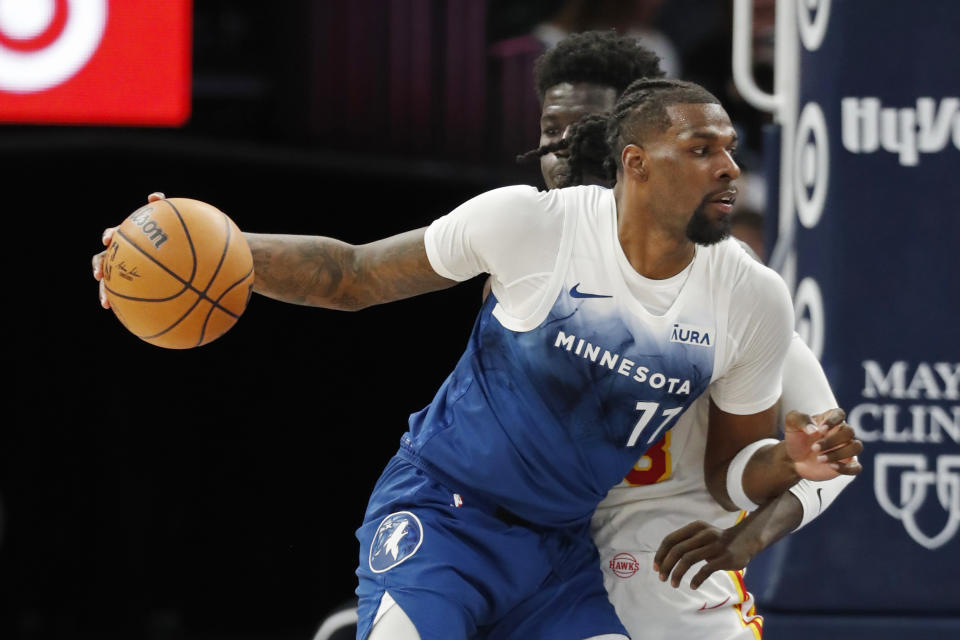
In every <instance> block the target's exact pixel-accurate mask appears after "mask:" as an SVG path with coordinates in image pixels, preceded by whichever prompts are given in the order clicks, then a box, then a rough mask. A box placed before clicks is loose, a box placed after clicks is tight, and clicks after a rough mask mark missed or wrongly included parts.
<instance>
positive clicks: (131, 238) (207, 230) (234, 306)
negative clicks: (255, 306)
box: [102, 198, 253, 349]
mask: <svg viewBox="0 0 960 640" xmlns="http://www.w3.org/2000/svg"><path fill="white" fill-rule="evenodd" d="M102 268H103V282H104V286H105V291H106V296H107V299H108V300H109V301H110V307H111V308H112V309H113V312H114V313H115V314H116V316H117V318H119V319H120V322H122V323H123V325H124V326H125V327H126V328H127V329H129V330H130V331H131V332H132V333H133V334H134V335H135V336H137V337H138V338H140V339H142V340H145V341H147V342H149V343H150V344H154V345H157V346H159V347H166V348H168V349H189V348H191V347H199V346H200V345H204V344H207V343H208V342H212V341H213V340H216V339H217V338H219V337H220V336H222V335H223V334H224V333H226V332H227V331H228V330H229V329H230V328H231V327H232V326H233V325H234V324H235V323H236V321H237V319H239V318H240V315H241V314H242V313H243V312H244V310H245V309H246V307H247V301H248V300H249V299H250V294H251V292H252V291H253V256H252V255H251V253H250V247H249V246H248V245H247V241H246V239H245V238H244V237H243V234H242V233H241V232H240V229H239V228H237V225H236V224H234V222H233V220H231V219H230V218H229V217H227V215H226V214H224V213H223V212H222V211H220V210H219V209H217V208H216V207H214V206H212V205H209V204H207V203H205V202H200V201H199V200H190V199H187V198H167V199H165V200H157V201H155V202H151V203H150V204H147V205H145V206H143V207H140V208H139V209H137V210H136V211H134V212H133V213H132V214H130V217H128V218H127V219H126V220H124V221H123V224H121V225H120V226H119V227H117V230H116V232H115V233H114V234H113V240H112V241H111V243H110V246H109V247H107V251H106V255H104V257H103V265H102Z"/></svg>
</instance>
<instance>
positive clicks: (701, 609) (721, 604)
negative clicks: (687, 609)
mask: <svg viewBox="0 0 960 640" xmlns="http://www.w3.org/2000/svg"><path fill="white" fill-rule="evenodd" d="M728 600H730V596H727V597H726V599H724V601H723V602H721V603H720V604H715V605H713V606H712V607H708V606H707V603H706V602H704V603H703V606H702V607H700V608H699V609H697V611H710V610H711V609H717V608H719V607H722V606H723V605H725V604H727V601H728Z"/></svg>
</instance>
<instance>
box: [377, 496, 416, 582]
mask: <svg viewBox="0 0 960 640" xmlns="http://www.w3.org/2000/svg"><path fill="white" fill-rule="evenodd" d="M422 542H423V525H421V524H420V519H419V518H417V516H415V515H413V514H412V513H410V512H409V511H398V512H396V513H391V514H390V515H389V516H387V517H386V518H384V519H383V521H382V522H381V523H380V526H379V527H377V532H376V533H375V534H373V541H372V542H371V543H370V559H369V563H370V570H371V571H373V572H374V573H383V572H384V571H389V570H390V569H392V568H394V567H395V566H397V565H398V564H400V563H401V562H403V561H404V560H406V559H407V558H409V557H411V556H412V555H413V554H415V553H416V552H417V549H419V548H420V544H421V543H422Z"/></svg>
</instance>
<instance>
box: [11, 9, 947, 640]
mask: <svg viewBox="0 0 960 640" xmlns="http://www.w3.org/2000/svg"><path fill="white" fill-rule="evenodd" d="M98 11H99V12H100V13H98ZM77 16H86V17H85V20H86V22H82V23H76V22H75V20H76V19H77ZM735 18H736V19H735ZM788 18H789V19H788ZM98 20H99V22H98ZM738 20H739V25H738V28H739V35H740V36H741V37H743V39H742V40H740V41H739V42H740V44H739V45H738V46H739V47H740V49H739V54H738V55H739V56H740V57H739V58H738V59H737V64H738V65H739V67H736V68H735V65H734V55H733V52H734V51H735V46H734V33H735V29H734V25H735V22H737V21H738ZM77 24H80V26H77ZM84 25H86V26H84ZM84 28H86V29H88V31H89V30H91V29H92V31H90V32H92V33H94V34H95V35H94V36H92V37H91V36H89V34H88V35H87V36H84V33H88V31H84ZM596 28H616V29H617V30H618V31H619V32H621V33H634V34H636V35H637V36H638V37H640V38H642V39H643V41H644V42H645V43H647V44H648V45H649V46H651V47H652V48H654V49H655V50H657V51H658V52H659V53H660V54H661V56H662V58H663V59H664V63H665V66H666V67H667V68H668V69H669V70H670V74H671V75H676V76H680V77H684V78H686V79H690V80H694V81H697V82H699V83H701V84H703V85H705V86H706V87H707V88H709V89H710V90H712V91H713V92H714V93H715V94H716V95H717V96H718V97H720V98H721V100H722V101H723V102H724V103H725V106H726V108H727V110H728V112H729V113H730V115H731V117H732V118H733V120H734V122H735V124H736V126H737V127H738V129H739V130H740V134H741V139H742V153H741V156H740V160H741V162H742V164H743V167H744V169H745V171H746V175H745V176H744V178H743V179H742V181H741V182H742V184H741V188H742V190H743V197H742V198H741V200H740V201H738V208H739V212H738V213H739V215H740V216H741V218H742V220H743V225H744V226H743V228H742V229H743V230H742V233H743V234H744V237H745V238H748V237H752V238H753V239H754V240H755V241H756V242H757V243H758V245H757V246H758V247H759V248H760V250H761V251H762V255H764V257H765V259H766V260H767V261H768V262H769V263H770V264H771V265H772V266H774V267H775V268H777V269H778V270H780V271H781V273H783V274H784V277H785V278H786V279H787V281H788V283H789V284H790V286H791V289H792V290H793V291H794V292H795V303H796V306H797V313H798V328H799V330H800V331H801V332H802V333H803V335H804V336H805V338H806V339H807V340H808V342H809V343H811V345H812V346H814V348H815V350H816V351H817V352H818V353H819V354H821V357H822V360H823V363H824V366H825V369H826V371H827V374H828V377H830V379H831V382H832V384H833V386H834V388H835V390H836V392H837V396H838V399H839V401H840V403H841V406H843V407H844V408H845V409H846V410H847V411H848V413H849V414H850V421H851V424H853V425H854V426H855V427H856V428H857V429H858V431H859V433H860V437H861V438H862V439H863V440H864V441H865V444H866V446H867V451H866V452H865V455H864V456H863V461H864V464H865V467H866V470H865V472H864V473H863V475H862V476H861V478H859V479H858V480H857V481H856V482H855V483H854V484H853V485H851V487H850V489H848V490H847V491H846V492H844V493H843V494H842V495H841V497H840V498H839V499H838V501H837V503H836V504H835V505H834V506H833V507H832V508H831V510H830V511H829V512H828V513H827V514H826V515H825V516H824V517H823V518H821V519H819V520H817V521H816V522H815V523H813V524H811V525H810V526H809V527H807V528H806V529H804V530H803V531H801V532H799V533H798V534H796V535H795V536H793V537H791V538H790V539H789V540H786V541H783V542H781V543H779V544H778V545H777V546H775V547H774V548H772V549H771V550H769V551H768V552H766V553H765V554H763V555H762V556H761V557H759V558H757V560H756V561H755V562H754V565H755V566H754V565H751V570H750V571H749V572H748V575H747V585H748V587H750V588H751V589H752V590H753V591H754V593H755V594H756V595H757V597H758V601H759V609H760V612H761V613H762V614H763V615H765V616H766V617H767V620H768V624H767V627H766V629H767V637H770V638H810V637H817V638H844V639H845V640H849V639H851V638H893V637H898V638H899V637H902V636H903V635H909V636H911V637H912V638H913V639H914V640H917V639H918V638H947V637H960V581H958V579H957V575H958V571H960V534H958V528H960V331H958V327H960V323H958V321H957V317H958V315H960V284H958V281H960V259H958V258H957V255H958V254H957V246H958V242H960V214H958V204H957V203H958V202H960V187H958V184H960V180H958V176H960V97H958V96H960V88H958V82H957V80H958V78H960V62H958V61H960V55H958V53H960V46H958V44H957V40H956V33H957V32H958V31H960V4H958V3H955V2H953V1H952V0H919V1H917V2H911V3H904V2H900V1H897V0H876V1H871V0H833V2H830V1H829V0H819V1H817V0H795V1H792V0H780V1H779V2H775V0H753V1H752V2H749V1H748V2H739V1H738V2H732V1H726V0H724V1H721V0H648V1H643V0H635V1H633V2H626V1H601V0H594V1H589V0H586V1H578V0H567V1H563V0H528V1H525V2H520V1H516V2H511V1H508V0H461V1H458V0H365V1H363V2H351V1H349V0H317V1H309V0H285V1H284V2H282V3H264V2H255V1H252V0H231V1H227V0H195V2H192V3H191V2H190V1H189V0H169V1H165V2H163V3H153V2H140V1H128V0H0V193H2V194H3V199H2V203H3V210H4V213H5V218H6V219H7V221H8V224H9V225H10V226H8V227H7V228H8V232H7V235H8V239H7V245H8V246H13V247H15V249H14V251H13V257H12V259H11V260H10V261H9V269H10V273H11V275H12V280H13V282H14V285H13V292H12V293H11V294H9V295H8V299H7V303H6V309H7V312H6V314H5V315H6V318H7V326H8V332H7V336H8V337H7V341H8V342H9V343H10V344H11V346H12V351H13V357H12V358H11V359H9V360H8V362H10V376H11V378H12V380H13V384H12V385H8V387H7V388H8V389H9V392H8V396H7V398H8V400H7V402H8V404H9V405H10V406H11V407H12V408H13V414H12V416H13V417H12V419H10V420H8V421H6V424H5V425H4V427H3V429H2V433H3V440H2V443H0V638H16V639H21V638H22V639H24V640H33V639H41V638H42V639H47V638H68V639H72V638H124V639H128V638H149V639H153V640H167V639H170V640H214V639H217V640H219V639H224V640H226V639H237V640H247V639H249V640H254V639H257V640H259V639H263V640H267V639H272V640H287V639H289V640H295V639H297V640H299V639H304V640H308V639H309V638H312V637H313V635H314V633H315V631H316V630H317V628H318V626H319V624H320V622H321V621H322V620H323V619H324V617H325V616H326V615H327V614H329V613H330V612H331V611H333V610H334V609H336V608H337V607H338V606H340V605H341V604H343V603H347V602H349V601H350V600H351V598H352V592H353V588H354V584H355V579H354V574H353V571H354V566H355V563H356V558H357V549H356V540H355V538H354V537H353V531H354V528H355V527H356V525H357V524H358V523H359V522H360V519H361V516H362V513H363V509H364V507H365V501H366V497H367V495H368V493H369V491H370V489H371V488H372V485H373V482H374V480H375V478H376V477H377V475H378V474H379V472H380V470H381V468H382V466H383V465H384V464H385V463H386V461H387V460H388V459H389V457H390V455H392V453H393V452H394V451H395V449H396V446H397V443H398V440H399V438H400V436H401V434H402V433H403V431H404V430H405V428H406V418H407V416H408V415H409V413H411V412H412V411H414V410H417V409H419V408H420V407H422V406H423V405H425V404H426V403H428V402H429V400H430V399H431V397H432V393H433V391H434V390H435V389H436V387H437V386H438V385H439V384H440V382H441V381H442V380H443V378H444V377H445V375H446V373H447V372H448V371H449V369H450V367H452V365H453V364H454V362H455V361H456V359H457V358H458V357H459V354H460V353H461V350H462V347H463V342H464V340H465V338H466V337H467V335H468V333H469V329H470V326H471V324H472V321H473V317H474V315H475V312H476V309H477V307H478V305H479V301H480V294H481V288H482V282H480V281H477V282H474V283H470V284H467V285H465V286H462V287H458V288H456V289H454V290H451V291H447V292H443V293H440V294H433V295H429V296H426V297H424V298H422V299H417V300H411V301H405V302H400V303H396V304H393V305H389V306H387V307H384V308H375V309H370V310H367V311H364V312H362V313H359V314H342V313H335V312H328V311H321V310H314V309H305V308H294V307H290V306H285V305H282V304H279V303H275V302H273V301H271V300H268V299H266V298H262V297H255V298H254V299H253V301H252V302H251V304H250V307H249V308H248V310H247V312H246V314H245V315H244V317H243V318H242V319H241V320H240V322H239V323H238V324H237V325H236V327H234V328H233V329H232V330H231V331H230V332H229V333H228V334H227V335H226V336H224V337H223V338H221V339H220V340H218V341H216V342H214V343H212V344H210V345H208V346H205V347H203V348H201V349H198V350H192V351H186V352H171V351H164V350H161V349H158V348H156V347H152V346H150V345H148V344H146V343H144V342H141V341H139V340H138V339H137V338H135V337H133V336H132V335H130V334H129V333H127V332H126V331H125V330H124V329H123V327H122V326H121V325H120V323H119V322H117V320H116V319H115V318H114V317H113V316H112V314H111V313H110V312H105V311H103V310H102V309H100V307H99V305H98V302H97V299H96V293H95V292H96V284H95V282H94V281H93V279H92V278H91V277H90V273H89V258H90V256H91V255H92V254H93V253H95V252H96V251H97V250H99V247H100V233H101V231H102V229H103V228H105V227H107V226H113V225H116V224H118V223H119V222H120V221H122V220H123V219H124V217H125V216H126V215H128V214H129V213H130V212H132V211H133V210H134V209H136V208H137V207H138V206H140V204H141V203H142V202H144V201H145V198H146V196H147V194H148V193H150V192H152V191H156V190H160V191H163V192H165V193H166V194H167V195H169V196H183V197H193V198H197V199H201V200H205V201H207V202H210V203H213V204H215V205H216V206H218V207H220V208H221V209H223V210H224V211H225V212H227V213H228V214H229V215H230V216H231V217H232V218H233V219H234V220H235V221H236V222H237V224H238V225H239V226H240V227H241V228H243V229H245V230H249V231H264V232H285V233H316V234H322V235H331V236H335V237H338V238H342V239H344V240H347V241H351V242H365V241H369V240H374V239H377V238H380V237H384V236H387V235H389V234H392V233H396V232H399V231H404V230H407V229H411V228H415V227H419V226H423V225H426V224H428V223H429V222H430V221H431V220H432V219H433V218H435V217H437V216H439V215H442V214H443V213H445V212H447V211H448V210H449V209H451V208H452V207H453V206H455V205H457V204H459V203H460V202H461V201H463V200H466V199H468V198H469V197H471V196H473V195H475V194H477V193H479V192H481V191H484V190H486V189H490V188H494V187H497V186H502V185H505V184H512V183H528V184H536V185H539V184H541V179H540V176H539V172H538V169H537V167H536V166H518V165H516V163H515V162H514V157H515V155H516V154H518V153H521V152H523V151H526V150H528V149H531V148H533V147H535V146H536V144H537V139H538V136H537V122H538V114H539V106H538V103H537V99H536V95H535V92H534V90H533V86H532V80H531V69H532V64H533V61H534V59H535V58H536V57H537V56H538V55H539V54H540V53H541V52H542V51H543V50H544V49H545V48H546V47H549V46H551V45H552V44H553V43H555V42H556V40H557V39H558V38H560V37H562V36H563V34H564V33H567V32H570V31H579V30H585V29H596ZM68 37H69V38H71V39H72V42H73V43H74V44H73V46H74V48H75V49H76V50H77V51H80V54H77V56H75V59H68V60H67V62H66V63H64V65H62V66H58V65H60V63H59V62H58V60H59V58H57V59H54V58H52V57H50V59H46V58H45V59H43V60H40V61H39V62H37V61H36V60H39V58H40V57H42V56H43V55H45V52H49V51H50V50H53V49H55V48H56V47H59V46H60V45H59V43H60V42H61V41H63V40H66V39H67V38H68ZM68 58H69V56H68ZM71 65H72V66H71ZM21 67H22V68H21ZM735 71H736V73H735ZM735 75H736V76H737V78H735V77H734V76H735ZM810 105H813V106H810ZM749 233H752V234H754V235H753V236H747V235H746V234H749ZM546 481H549V479H545V482H546Z"/></svg>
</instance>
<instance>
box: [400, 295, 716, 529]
mask: <svg viewBox="0 0 960 640" xmlns="http://www.w3.org/2000/svg"><path fill="white" fill-rule="evenodd" d="M567 284H568V285H569V282H568V283H567ZM601 296H603V297H601ZM495 305H496V300H495V298H494V296H493V295H491V296H490V297H489V299H488V300H487V301H486V303H485V304H484V306H483V308H482V310H481V312H480V314H479V316H478V318H477V321H476V323H475V325H474V328H473V332H472V334H471V337H470V341H469V344H468V347H467V350H466V352H465V353H464V354H463V356H462V357H461V359H460V361H459V362H458V363H457V365H456V367H455V369H454V371H453V372H452V374H451V375H450V376H449V377H448V378H447V380H446V381H445V382H444V384H443V385H442V386H441V388H440V390H439V391H438V393H437V395H436V397H435V398H434V400H433V402H432V403H431V404H430V405H429V406H428V407H426V408H425V409H423V410H422V411H420V412H418V413H415V414H413V415H412V416H411V418H410V430H409V432H408V433H407V434H406V435H405V436H404V438H403V441H402V446H401V455H402V456H403V457H406V458H408V459H409V460H410V461H411V462H413V463H414V464H417V465H418V466H420V467H422V468H424V469H426V470H427V471H428V472H430V473H432V474H434V475H437V476H439V478H441V479H442V480H443V481H444V482H446V483H447V484H449V485H450V486H451V487H462V488H463V491H464V493H465V494H466V495H467V496H469V495H476V496H479V497H481V498H482V499H484V500H486V501H488V502H490V503H492V504H496V505H498V506H502V507H503V508H505V509H507V510H509V511H511V512H512V513H514V514H516V515H517V516H519V517H522V518H524V519H525V520H528V521H530V522H532V523H535V524H539V525H543V526H567V525H570V524H574V523H577V522H580V521H582V520H584V519H586V518H588V517H589V516H590V515H591V514H592V513H593V510H594V508H595V507H596V505H597V503H598V502H599V501H600V500H601V499H603V497H604V496H605V495H606V493H607V491H608V490H609V489H610V487H612V486H613V485H615V484H617V483H618V482H619V481H620V480H621V479H622V478H623V477H624V476H625V475H626V474H627V472H628V471H629V470H630V469H631V468H632V466H633V465H634V464H635V463H636V461H637V459H638V458H639V457H640V456H641V455H642V454H643V453H644V451H646V449H647V448H648V447H649V446H650V445H652V444H653V443H654V442H656V441H657V439H659V438H660V437H661V436H662V435H663V433H664V431H665V430H666V429H668V428H669V427H670V426H671V425H672V424H673V423H674V422H675V421H676V417H677V415H678V414H679V413H680V412H681V411H682V410H684V409H685V408H686V407H688V406H689V405H690V404H691V403H692V401H693V400H694V399H695V398H696V397H697V396H699V395H700V394H701V393H702V392H703V391H704V390H705V389H706V387H707V385H708V384H709V382H710V379H711V375H712V372H713V354H714V349H713V348H712V347H713V345H712V344H704V342H707V343H709V342H710V340H711V336H710V334H709V332H707V331H697V329H695V328H692V327H694V326H701V325H700V324H697V325H693V324H688V323H684V322H682V317H681V318H679V319H677V320H675V321H673V322H671V321H670V320H669V319H664V318H659V319H657V318H654V319H655V320H659V322H655V323H654V324H658V325H659V326H655V327H650V326H649V325H648V324H647V323H645V322H643V321H642V320H641V319H639V318H638V317H637V316H636V315H635V314H633V313H630V312H629V311H626V310H625V309H624V308H623V305H621V304H617V301H616V298H615V297H614V296H613V295H612V292H609V291H594V290H590V289H587V288H586V287H583V288H582V290H581V287H580V283H575V284H574V286H565V287H564V288H563V289H562V290H561V292H560V294H559V296H558V297H557V299H556V302H555V303H554V305H553V308H552V309H551V310H550V312H549V314H548V315H547V318H546V319H545V320H544V321H543V322H542V323H540V325H539V326H538V327H536V328H535V329H533V330H530V331H523V332H518V331H511V330H509V329H507V328H505V327H504V326H503V325H502V324H501V323H500V322H499V321H498V320H497V318H496V317H494V315H493V313H492V311H493V309H494V307H495ZM708 306H710V305H708ZM465 499H466V497H465Z"/></svg>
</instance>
